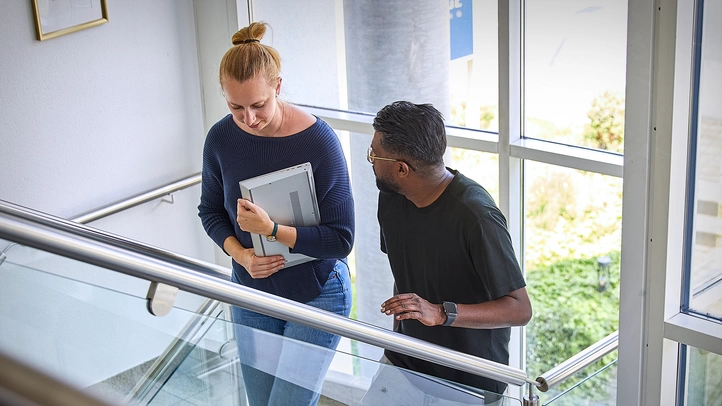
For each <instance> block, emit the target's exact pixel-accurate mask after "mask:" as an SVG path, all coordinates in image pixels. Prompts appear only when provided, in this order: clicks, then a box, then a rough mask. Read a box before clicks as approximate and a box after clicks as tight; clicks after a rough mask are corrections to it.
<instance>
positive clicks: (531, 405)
mask: <svg viewBox="0 0 722 406" xmlns="http://www.w3.org/2000/svg"><path fill="white" fill-rule="evenodd" d="M527 385H528V387H529V393H528V394H527V395H526V396H524V402H523V404H524V406H539V396H538V395H537V394H535V393H534V388H535V387H536V385H534V384H533V383H531V382H529V383H528V384H527Z"/></svg>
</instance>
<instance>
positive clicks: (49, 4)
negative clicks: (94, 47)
mask: <svg viewBox="0 0 722 406" xmlns="http://www.w3.org/2000/svg"><path fill="white" fill-rule="evenodd" d="M30 2H31V3H32V4H33V12H34V13H35V33H36V34H37V37H38V41H44V40H46V39H50V38H55V37H59V36H61V35H65V34H70V33H71V32H75V31H79V30H82V29H85V28H90V27H95V26H96V25H100V24H103V23H107V22H108V8H107V6H106V4H105V0H30Z"/></svg>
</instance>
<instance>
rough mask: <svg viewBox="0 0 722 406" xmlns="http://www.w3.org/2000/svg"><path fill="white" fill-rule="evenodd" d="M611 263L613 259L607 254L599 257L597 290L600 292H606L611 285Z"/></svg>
mask: <svg viewBox="0 0 722 406" xmlns="http://www.w3.org/2000/svg"><path fill="white" fill-rule="evenodd" d="M611 263H612V259H611V258H609V257H608V256H606V255H605V256H603V257H599V258H597V290H598V291H600V292H604V291H605V290H607V288H608V287H609V283H610V275H609V265H610V264H611Z"/></svg>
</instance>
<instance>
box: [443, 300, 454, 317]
mask: <svg viewBox="0 0 722 406" xmlns="http://www.w3.org/2000/svg"><path fill="white" fill-rule="evenodd" d="M444 312H446V314H456V303H453V302H444Z"/></svg>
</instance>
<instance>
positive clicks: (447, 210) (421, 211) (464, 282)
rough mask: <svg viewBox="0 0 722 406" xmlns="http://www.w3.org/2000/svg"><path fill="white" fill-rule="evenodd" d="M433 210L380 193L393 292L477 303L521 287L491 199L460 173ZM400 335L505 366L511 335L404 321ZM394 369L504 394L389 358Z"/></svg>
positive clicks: (491, 385)
mask: <svg viewBox="0 0 722 406" xmlns="http://www.w3.org/2000/svg"><path fill="white" fill-rule="evenodd" d="M451 172H452V173H454V174H455V176H454V179H453V180H452V181H451V183H449V185H448V186H447V188H446V190H445V191H444V192H443V193H442V195H441V196H440V197H439V198H438V199H437V200H436V201H435V202H434V203H433V204H431V205H430V206H427V207H422V208H417V207H416V206H415V205H414V204H413V203H412V202H411V201H409V200H408V199H406V198H405V197H404V196H403V195H400V194H395V193H380V194H379V205H378V220H379V225H380V226H381V250H382V251H384V252H385V253H386V254H387V255H388V258H389V262H390V264H391V270H392V272H393V274H394V279H395V281H396V287H397V289H398V293H416V294H417V295H419V296H421V297H422V298H424V299H426V300H428V301H429V302H431V303H441V302H443V301H450V302H455V303H457V304H476V303H483V302H487V301H491V300H495V299H498V298H500V297H502V296H505V295H507V294H509V293H511V292H513V291H515V290H517V289H520V288H522V287H524V286H526V284H525V282H524V277H523V275H522V273H521V270H520V268H519V265H518V263H517V261H516V258H515V256H514V250H513V247H512V243H511V238H510V236H509V233H508V231H507V228H506V227H507V226H506V219H505V218H504V216H503V214H502V213H501V211H500V210H499V209H498V207H497V206H496V204H495V203H494V200H493V199H492V198H491V196H490V195H489V193H488V192H487V191H486V190H485V189H484V188H483V187H481V186H480V185H479V184H477V183H476V182H474V181H473V180H471V179H469V178H467V177H465V176H464V175H462V174H461V173H459V172H456V171H453V170H451ZM398 332H400V333H403V334H406V335H409V336H412V337H416V338H419V339H422V340H424V341H428V342H431V343H434V344H438V345H441V346H444V347H447V348H450V349H454V350H457V351H461V352H464V353H467V354H471V355H475V356H478V357H481V358H485V359H488V360H491V361H495V362H499V363H502V364H508V363H509V349H508V346H509V337H510V334H511V329H510V328H499V329H470V328H459V327H442V326H433V327H428V326H424V325H423V324H422V323H420V322H419V321H417V320H402V321H401V322H400V324H399V327H398ZM385 355H386V357H387V358H388V359H389V361H391V362H392V363H393V364H394V365H396V366H399V367H402V368H407V369H410V370H414V371H418V372H422V373H425V374H429V375H433V376H436V377H439V378H444V379H448V380H451V381H454V382H458V383H463V384H466V385H469V386H473V387H476V388H480V389H484V390H489V391H492V392H495V393H502V392H503V391H504V390H505V389H506V384H504V383H501V382H497V381H495V380H492V379H488V378H483V377H479V376H476V375H473V374H469V373H466V372H460V371H457V370H455V369H452V368H448V367H444V366H440V365H436V364H433V363H430V362H427V361H423V360H420V359H417V358H414V357H409V356H406V355H403V354H399V353H396V352H393V351H388V350H387V351H386V352H385Z"/></svg>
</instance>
